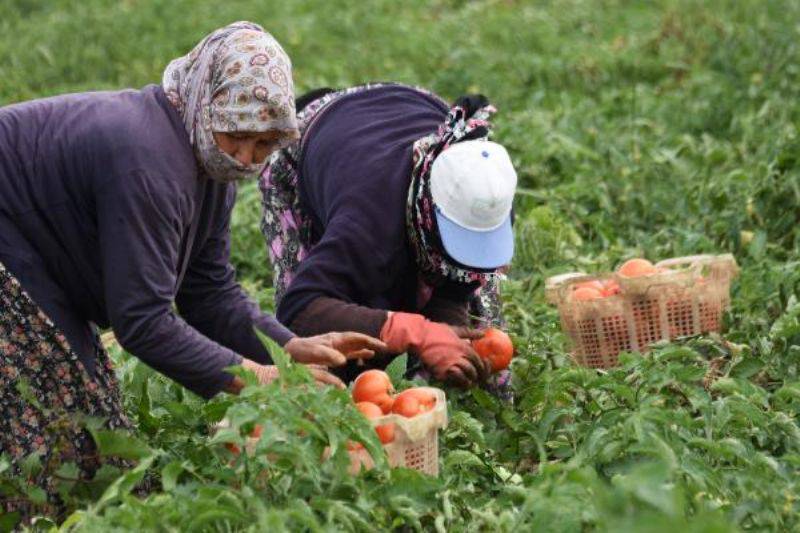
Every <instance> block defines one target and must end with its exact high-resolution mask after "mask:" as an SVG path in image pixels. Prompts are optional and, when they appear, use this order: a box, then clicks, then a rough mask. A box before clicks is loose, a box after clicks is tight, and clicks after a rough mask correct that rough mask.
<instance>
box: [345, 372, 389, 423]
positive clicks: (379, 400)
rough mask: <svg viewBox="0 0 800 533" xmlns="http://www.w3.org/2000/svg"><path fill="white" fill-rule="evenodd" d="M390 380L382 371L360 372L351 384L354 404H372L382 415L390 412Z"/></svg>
mask: <svg viewBox="0 0 800 533" xmlns="http://www.w3.org/2000/svg"><path fill="white" fill-rule="evenodd" d="M392 392H394V387H393V386H392V380H391V379H389V375H388V374H387V373H386V372H384V371H382V370H367V371H366V372H362V373H361V374H359V376H358V377H357V378H356V380H355V383H353V400H355V401H356V402H372V403H374V404H376V405H378V407H380V408H381V410H382V411H383V412H384V413H388V412H390V411H391V410H392V403H394V399H393V398H392V394H391V393H392Z"/></svg>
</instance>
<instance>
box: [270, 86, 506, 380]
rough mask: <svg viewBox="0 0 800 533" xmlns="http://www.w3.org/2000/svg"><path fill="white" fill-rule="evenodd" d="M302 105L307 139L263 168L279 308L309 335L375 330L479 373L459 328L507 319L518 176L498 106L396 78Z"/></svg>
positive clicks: (456, 374) (443, 365)
mask: <svg viewBox="0 0 800 533" xmlns="http://www.w3.org/2000/svg"><path fill="white" fill-rule="evenodd" d="M297 107H298V122H299V128H300V132H301V138H300V140H299V141H298V142H297V143H295V144H292V145H291V146H289V147H288V148H286V149H284V150H282V151H281V152H279V153H278V154H277V155H276V156H275V157H273V159H272V161H271V163H270V165H269V166H268V167H267V169H266V170H265V172H264V173H263V175H262V178H261V180H260V185H261V190H262V193H263V195H264V220H263V225H262V229H263V230H264V234H265V237H266V239H267V246H268V248H269V250H270V256H271V258H272V262H273V265H274V267H275V275H274V283H275V286H276V300H277V305H278V310H277V316H278V319H279V320H281V322H283V323H284V324H286V325H288V326H289V328H290V329H292V330H293V331H295V332H296V333H298V334H302V335H313V334H319V333H323V332H328V331H360V332H363V333H367V334H369V335H373V336H377V337H380V338H381V339H382V340H383V341H384V342H386V343H387V345H388V346H389V351H390V352H391V353H394V354H397V353H402V352H404V351H409V352H411V353H413V354H414V355H415V356H417V357H418V360H419V362H421V363H422V366H423V367H424V368H425V369H427V370H428V371H430V372H431V373H432V374H433V376H434V377H436V378H437V379H440V380H445V381H450V382H453V383H456V384H460V385H470V384H473V383H475V382H477V381H480V380H482V379H484V378H485V377H486V376H487V375H488V368H487V366H486V365H485V364H484V363H483V362H482V361H481V359H480V358H479V357H477V355H476V354H475V353H474V352H473V351H472V349H471V347H470V345H469V343H468V342H465V340H464V338H469V337H471V336H474V335H475V331H474V330H470V329H469V326H470V325H474V324H477V325H484V324H489V323H497V321H498V320H499V309H498V305H497V298H496V296H497V292H496V281H497V277H498V275H499V274H500V273H501V272H502V271H503V270H504V268H505V267H506V266H507V265H508V264H509V263H510V261H511V257H512V255H513V248H514V241H513V234H512V229H511V216H512V215H511V206H512V200H513V196H514V190H515V188H516V181H517V177H516V173H515V172H514V168H513V166H512V164H511V161H510V159H509V157H508V154H507V152H506V150H505V149H504V148H503V147H502V146H500V145H499V144H496V143H494V142H491V141H489V140H488V135H489V127H490V125H489V122H488V117H489V115H490V114H491V113H492V112H493V111H494V109H493V108H492V107H491V106H490V105H488V102H487V100H486V99H485V98H484V97H483V96H479V95H478V96H470V97H462V98H461V99H459V100H458V101H457V102H456V104H455V105H454V106H452V108H451V107H450V106H449V105H448V104H446V103H445V102H444V101H443V100H442V99H441V98H439V97H438V96H436V95H434V94H432V93H430V92H428V91H426V90H423V89H419V88H414V87H409V86H406V85H401V84H370V85H364V86H359V87H354V88H350V89H345V90H340V91H332V90H329V89H323V90H319V91H315V92H313V93H309V94H307V95H306V96H304V97H302V98H300V99H299V100H298V102H297ZM470 315H472V318H473V319H477V320H470ZM387 363H388V359H387V358H386V357H376V358H374V359H372V360H371V361H370V362H369V364H370V365H372V366H385V365H386V364H387ZM341 370H342V372H341V373H340V376H341V377H343V378H345V379H350V378H352V377H353V376H354V374H355V373H357V372H358V371H359V370H361V369H359V368H356V367H355V365H354V364H350V365H348V366H347V367H342V369H341Z"/></svg>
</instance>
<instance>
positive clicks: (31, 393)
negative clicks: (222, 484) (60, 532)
mask: <svg viewBox="0 0 800 533" xmlns="http://www.w3.org/2000/svg"><path fill="white" fill-rule="evenodd" d="M293 93H294V91H293V83H292V76H291V64H290V61H289V58H288V57H287V55H286V53H285V52H284V51H283V49H282V48H281V46H280V45H279V44H278V42H277V41H275V39H274V38H273V37H272V36H270V35H269V34H268V33H266V32H265V31H264V30H263V28H261V27H260V26H258V25H256V24H251V23H244V22H242V23H235V24H232V25H230V26H227V27H225V28H222V29H220V30H218V31H216V32H214V33H213V34H211V35H209V36H207V37H206V38H205V39H203V40H202V41H201V42H200V43H199V44H198V45H197V46H196V47H195V48H194V49H193V50H192V51H191V53H189V54H188V55H186V56H185V57H181V58H178V59H176V60H174V61H172V62H171V63H170V64H169V66H168V67H167V68H166V70H165V72H164V76H163V82H162V84H161V85H150V86H147V87H145V88H144V89H142V90H124V91H119V92H93V93H83V94H73V95H65V96H58V97H54V98H47V99H42V100H35V101H30V102H25V103H20V104H16V105H10V106H7V107H3V108H0V444H2V452H3V453H5V454H8V455H9V456H10V457H11V458H12V461H13V460H17V459H21V458H22V457H24V456H26V455H28V454H30V453H32V452H39V453H42V454H44V455H45V456H48V454H50V453H51V452H52V451H53V446H54V445H55V443H56V442H58V443H59V447H60V448H59V453H61V454H62V456H63V457H64V458H65V460H70V459H69V458H70V457H72V458H74V460H76V461H77V462H78V464H79V466H80V467H81V468H82V469H83V471H84V473H85V474H86V475H88V473H90V472H91V470H92V469H93V468H96V466H97V464H96V462H93V460H92V459H90V456H91V454H90V451H91V449H92V446H93V444H92V441H91V437H89V436H88V434H87V433H86V432H85V431H83V429H82V428H81V427H79V423H78V421H79V420H80V418H81V417H80V416H78V415H92V416H96V417H104V418H105V419H106V420H107V423H108V425H109V426H110V427H112V428H114V427H127V426H128V425H129V422H128V421H127V420H126V418H125V415H124V414H123V411H122V406H121V401H120V394H119V390H118V387H117V383H116V382H115V380H114V375H113V371H112V369H111V366H110V364H109V359H108V356H107V354H106V352H105V350H104V349H103V346H102V345H101V343H100V342H99V338H98V334H97V326H100V327H104V328H105V327H110V328H111V329H112V330H113V331H114V333H115V335H116V338H117V340H118V341H119V343H120V344H121V346H122V347H123V348H125V349H126V350H127V351H128V352H130V353H131V354H133V355H134V356H136V357H138V358H139V359H141V360H142V361H144V362H145V363H146V364H148V365H149V366H151V367H153V368H154V369H156V370H157V371H159V372H161V373H163V374H165V375H166V376H169V377H170V378H172V379H174V380H175V381H177V382H179V383H181V384H182V385H184V386H186V387H187V388H189V389H190V390H192V391H194V392H196V393H197V394H200V395H202V396H204V397H206V398H208V397H210V396H212V395H214V394H216V393H217V392H219V391H222V390H228V391H233V392H236V391H238V390H239V389H240V388H241V387H242V385H243V382H242V381H241V380H240V379H239V378H238V377H233V376H232V375H231V374H230V373H228V372H226V370H225V369H226V368H228V367H230V366H233V365H239V364H241V365H242V366H245V367H246V368H249V369H251V370H253V371H255V373H256V374H257V375H258V377H259V379H260V380H261V381H262V382H268V381H270V380H271V379H274V377H275V375H276V370H275V368H274V367H272V366H269V365H270V362H271V360H270V356H269V353H268V352H267V350H266V349H265V348H264V346H263V345H262V343H261V342H260V341H259V339H258V338H257V335H256V333H255V331H254V328H258V329H259V330H260V331H262V332H263V333H264V334H266V335H267V336H269V337H271V338H272V339H273V340H275V341H276V342H277V343H278V344H280V345H282V346H283V347H284V348H285V350H286V351H287V352H288V353H289V354H290V355H291V356H292V357H293V358H294V359H295V360H297V361H299V362H302V363H317V364H322V365H328V366H330V365H336V364H344V363H345V361H346V358H347V357H348V356H358V357H361V356H365V357H369V356H370V355H371V353H372V351H373V350H375V349H376V348H383V347H384V345H383V343H381V342H379V341H378V340H377V339H371V338H369V337H367V336H365V335H362V334H356V333H346V334H341V335H322V336H318V337H313V338H308V339H303V338H299V337H296V336H295V335H294V334H293V333H291V332H290V331H289V330H287V329H286V328H284V327H283V326H282V325H281V324H280V323H279V322H278V321H277V320H276V319H275V318H274V317H272V316H270V315H267V314H264V313H262V312H261V311H260V310H259V309H258V307H257V306H256V304H255V303H254V302H252V301H251V300H250V299H248V298H247V296H246V295H245V294H244V293H243V292H242V290H241V288H240V286H239V285H238V284H237V283H236V281H235V279H234V269H233V267H232V266H231V264H230V261H229V251H230V250H229V248H230V218H231V209H232V207H233V203H234V198H235V194H236V182H237V181H239V180H243V179H247V178H254V177H256V176H257V175H258V174H259V173H260V172H261V170H262V169H263V167H264V165H265V164H266V158H267V156H268V155H269V154H270V153H271V152H273V151H274V150H277V149H279V148H281V147H283V146H286V145H287V144H289V143H290V142H291V141H293V140H295V139H296V138H297V136H298V130H297V123H296V117H295V113H294V94H293ZM176 310H177V312H176ZM313 372H314V374H315V376H316V378H317V380H318V381H321V382H325V383H334V384H337V385H339V386H341V382H340V381H339V380H338V379H336V378H335V377H334V376H332V375H331V374H328V373H327V372H325V371H324V370H322V369H319V368H315V369H313ZM53 428H60V429H59V430H58V431H55V430H54V429H53Z"/></svg>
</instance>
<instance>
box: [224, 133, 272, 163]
mask: <svg viewBox="0 0 800 533" xmlns="http://www.w3.org/2000/svg"><path fill="white" fill-rule="evenodd" d="M279 139H280V133H279V132H277V131H265V132H249V131H247V132H245V131H242V132H235V131H234V132H221V131H215V132H214V142H216V143H217V146H218V147H219V149H220V150H222V151H223V152H225V153H226V154H228V155H229V156H231V157H232V158H234V159H236V160H237V161H239V162H240V163H241V164H242V165H246V166H249V165H259V164H261V163H263V162H264V160H266V159H267V157H269V155H270V154H271V153H272V152H274V151H275V149H276V148H277V147H278V140H279Z"/></svg>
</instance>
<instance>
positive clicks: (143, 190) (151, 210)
mask: <svg viewBox="0 0 800 533" xmlns="http://www.w3.org/2000/svg"><path fill="white" fill-rule="evenodd" d="M183 194H184V193H182V192H181V191H180V190H179V188H178V186H177V185H173V184H172V183H171V182H170V181H169V180H165V179H164V178H163V177H162V176H158V177H157V178H154V177H152V176H149V175H148V174H146V173H145V172H142V171H134V172H130V173H129V174H127V175H125V176H122V179H118V180H112V181H111V182H110V183H109V184H108V185H107V186H106V187H104V188H103V189H102V190H99V191H97V216H98V220H97V222H98V227H99V244H100V256H101V264H102V270H103V287H104V292H105V299H106V305H107V307H108V316H109V320H110V323H111V327H112V329H113V330H114V333H115V334H116V336H117V339H118V340H119V342H120V344H121V345H122V347H123V348H124V349H125V350H127V351H129V352H130V353H132V354H133V355H135V356H136V357H138V358H139V359H141V360H142V361H144V362H145V363H147V364H148V365H149V366H151V367H153V368H154V369H156V370H157V371H159V372H161V373H163V374H165V375H167V376H169V377H170V378H172V379H174V380H175V381H177V382H179V383H181V384H182V385H184V386H185V387H187V388H188V389H190V390H192V391H194V392H196V393H197V394H199V395H201V396H204V397H206V398H209V397H211V396H213V395H214V394H216V393H217V392H219V391H220V390H222V389H223V388H225V386H227V385H228V384H229V383H230V381H231V380H232V378H233V376H232V375H230V374H228V373H227V372H225V371H224V369H225V368H226V367H228V366H231V365H235V364H239V363H240V362H241V357H240V356H239V355H237V354H236V353H234V352H233V351H232V350H230V349H229V348H226V347H224V346H221V345H220V344H218V343H216V342H214V341H212V340H211V339H209V338H208V337H206V336H204V335H202V334H201V333H200V332H199V331H197V330H196V329H194V328H193V327H191V326H190V325H189V324H187V323H186V322H185V321H184V320H183V319H181V318H180V317H178V316H177V315H176V314H175V312H174V311H173V307H172V304H173V299H174V297H175V285H176V271H177V263H178V249H179V245H180V239H181V235H182V234H183V230H184V224H183V222H182V220H181V217H180V212H181V210H182V209H186V208H187V206H186V204H188V199H187V198H185V197H184V196H183Z"/></svg>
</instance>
